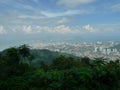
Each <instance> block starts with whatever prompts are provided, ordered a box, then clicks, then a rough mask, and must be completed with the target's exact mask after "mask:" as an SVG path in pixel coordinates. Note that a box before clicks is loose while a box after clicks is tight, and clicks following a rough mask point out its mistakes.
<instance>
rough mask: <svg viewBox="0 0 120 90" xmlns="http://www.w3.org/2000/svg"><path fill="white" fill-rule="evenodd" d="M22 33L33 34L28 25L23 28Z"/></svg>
mask: <svg viewBox="0 0 120 90" xmlns="http://www.w3.org/2000/svg"><path fill="white" fill-rule="evenodd" d="M23 31H24V32H25V33H27V34H31V33H33V31H32V27H31V26H30V25H29V26H23Z"/></svg>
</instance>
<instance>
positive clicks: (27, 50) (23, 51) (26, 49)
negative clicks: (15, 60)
mask: <svg viewBox="0 0 120 90" xmlns="http://www.w3.org/2000/svg"><path fill="white" fill-rule="evenodd" d="M19 53H20V54H21V55H22V56H23V57H28V56H29V55H30V48H29V46H28V45H26V44H24V45H22V46H20V47H19Z"/></svg>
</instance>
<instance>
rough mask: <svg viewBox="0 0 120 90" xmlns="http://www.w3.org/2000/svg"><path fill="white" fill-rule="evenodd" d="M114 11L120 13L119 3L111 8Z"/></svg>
mask: <svg viewBox="0 0 120 90" xmlns="http://www.w3.org/2000/svg"><path fill="white" fill-rule="evenodd" d="M111 8H112V9H113V10H114V11H120V3H118V4H115V5H113V6H112V7H111Z"/></svg>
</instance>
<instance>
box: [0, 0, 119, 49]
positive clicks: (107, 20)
mask: <svg viewBox="0 0 120 90" xmlns="http://www.w3.org/2000/svg"><path fill="white" fill-rule="evenodd" d="M119 38H120V0H0V49H3V48H6V47H10V46H15V45H20V44H24V43H26V44H33V43H38V42H42V41H46V42H47V41H97V40H99V41H108V40H111V41H112V40H113V41H114V40H117V41H119Z"/></svg>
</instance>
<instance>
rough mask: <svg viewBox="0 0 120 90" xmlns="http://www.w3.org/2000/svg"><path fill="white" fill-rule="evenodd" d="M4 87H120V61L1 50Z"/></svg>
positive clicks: (116, 89)
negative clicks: (48, 61)
mask: <svg viewBox="0 0 120 90" xmlns="http://www.w3.org/2000/svg"><path fill="white" fill-rule="evenodd" d="M57 55H58V57H57ZM37 59H38V61H39V60H40V62H39V63H38V61H37ZM43 59H44V60H46V62H47V59H48V60H51V62H50V63H45V62H44V61H41V60H43ZM52 59H53V60H52ZM35 62H36V63H35ZM35 65H38V66H37V67H35ZM0 90H120V60H119V59H118V60H115V61H109V62H108V61H106V59H105V58H95V59H93V60H91V59H89V58H88V57H84V58H74V57H71V56H68V55H61V54H59V53H58V52H51V51H49V50H30V48H29V47H28V46H26V45H22V46H20V47H12V48H8V49H6V50H4V51H3V52H1V53H0Z"/></svg>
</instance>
